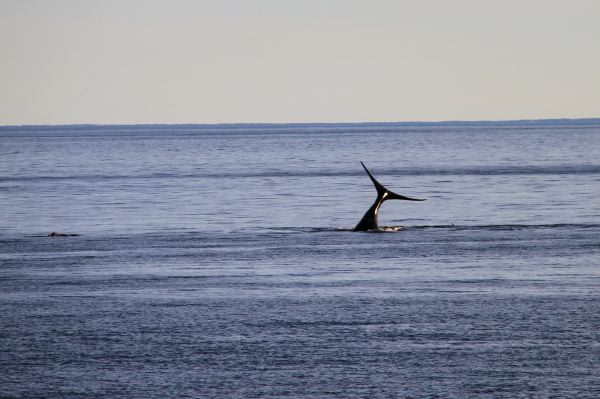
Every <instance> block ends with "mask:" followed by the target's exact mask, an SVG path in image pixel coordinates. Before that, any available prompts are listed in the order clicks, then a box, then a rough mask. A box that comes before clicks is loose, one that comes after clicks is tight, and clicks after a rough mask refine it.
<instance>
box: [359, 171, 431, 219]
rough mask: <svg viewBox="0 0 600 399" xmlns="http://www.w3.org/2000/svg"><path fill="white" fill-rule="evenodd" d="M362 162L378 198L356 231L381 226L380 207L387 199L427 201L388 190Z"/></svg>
mask: <svg viewBox="0 0 600 399" xmlns="http://www.w3.org/2000/svg"><path fill="white" fill-rule="evenodd" d="M360 164H361V165H362V166H363V168H365V171H366V172H367V174H368V175H369V178H370V179H371V181H372V182H373V185H374V186H375V189H376V190H377V199H376V200H375V202H374V203H373V205H371V207H370V208H369V210H368V211H367V212H366V213H365V215H364V216H363V217H362V219H361V220H360V222H358V224H357V225H356V227H355V228H354V231H367V230H376V229H377V228H379V226H378V224H377V214H378V212H379V207H380V206H381V204H382V203H383V201H387V200H389V199H397V200H405V201H425V200H423V199H419V198H411V197H407V196H404V195H400V194H396V193H395V192H393V191H390V190H388V189H387V188H385V186H384V185H383V184H381V183H379V182H378V181H377V179H375V178H374V177H373V175H372V174H371V172H369V169H367V167H366V166H365V164H364V163H362V161H361V162H360Z"/></svg>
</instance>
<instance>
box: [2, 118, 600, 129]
mask: <svg viewBox="0 0 600 399" xmlns="http://www.w3.org/2000/svg"><path fill="white" fill-rule="evenodd" d="M515 123H531V124H536V123H539V124H543V123H546V124H553V123H573V124H577V123H600V117H590V118H540V119H478V120H459V119H456V120H440V121H379V122H373V121H370V122H212V123H194V122H191V123H188V122H180V123H64V124H22V125H0V128H29V127H109V126H140V127H141V126H221V127H228V126H229V127H234V126H240V127H241V126H265V127H266V126H324V125H338V126H344V125H345V126H349V125H355V126H359V125H363V126H364V125H379V126H385V125H388V126H389V125H406V126H409V125H413V126H414V125H444V124H446V125H461V124H465V125H466V124H515Z"/></svg>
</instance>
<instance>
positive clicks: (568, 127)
mask: <svg viewBox="0 0 600 399" xmlns="http://www.w3.org/2000/svg"><path fill="white" fill-rule="evenodd" d="M360 161H363V162H364V163H365V164H366V165H367V167H368V168H369V169H370V170H371V172H372V173H373V174H374V176H375V177H376V178H377V179H378V180H379V181H380V182H381V183H383V184H384V185H385V186H386V187H388V188H389V189H390V190H392V191H394V192H397V193H399V194H402V195H406V196H410V197H417V198H424V199H426V201H423V202H410V201H388V202H386V203H385V204H384V205H383V206H382V208H381V211H380V216H379V223H380V225H381V226H394V227H393V228H386V227H382V228H381V229H380V230H378V231H371V232H352V231H350V230H351V229H352V228H353V227H354V226H355V225H356V223H357V222H358V221H359V220H360V218H361V217H362V215H363V213H364V212H365V211H366V210H367V209H368V208H369V206H370V205H371V204H372V203H373V201H374V199H375V196H376V194H375V190H374V188H373V185H372V184H371V181H370V180H369V178H368V176H367V175H366V174H365V172H364V170H363V169H362V167H361V165H360ZM599 198H600V121H587V122H580V123H576V122H573V121H538V122H528V121H522V122H512V123H485V122H478V123H476V122H473V123H421V124H419V123H415V124H395V123H375V124H283V125H277V124H249V125H244V124H242V125H134V126H96V125H90V126H87V125H83V126H37V127H36V126H22V127H10V126H5V127H0V228H1V229H0V397H2V398H168V397H172V398H396V397H397V398H461V399H462V398H598V397H600V200H599ZM399 226H401V227H399ZM53 231H56V232H60V233H66V234H73V236H66V237H48V236H47V235H48V234H49V233H50V232H53Z"/></svg>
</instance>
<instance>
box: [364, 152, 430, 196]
mask: <svg viewBox="0 0 600 399" xmlns="http://www.w3.org/2000/svg"><path fill="white" fill-rule="evenodd" d="M360 164H361V165H362V167H363V168H365V172H367V174H368V175H369V178H370V179H371V181H372V182H373V185H374V186H375V189H376V190H377V199H380V198H382V199H384V200H388V199H397V200H406V201H425V200H424V199H419V198H411V197H407V196H405V195H400V194H396V193H395V192H393V191H391V190H388V189H387V188H385V186H384V185H383V184H381V183H379V182H378V181H377V179H375V178H374V177H373V175H372V174H371V172H369V169H367V167H366V166H365V164H364V163H363V162H362V161H361V162H360Z"/></svg>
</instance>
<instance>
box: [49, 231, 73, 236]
mask: <svg viewBox="0 0 600 399" xmlns="http://www.w3.org/2000/svg"><path fill="white" fill-rule="evenodd" d="M78 235H79V234H65V233H57V232H56V231H53V232H52V233H50V234H48V237H75V236H78Z"/></svg>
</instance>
